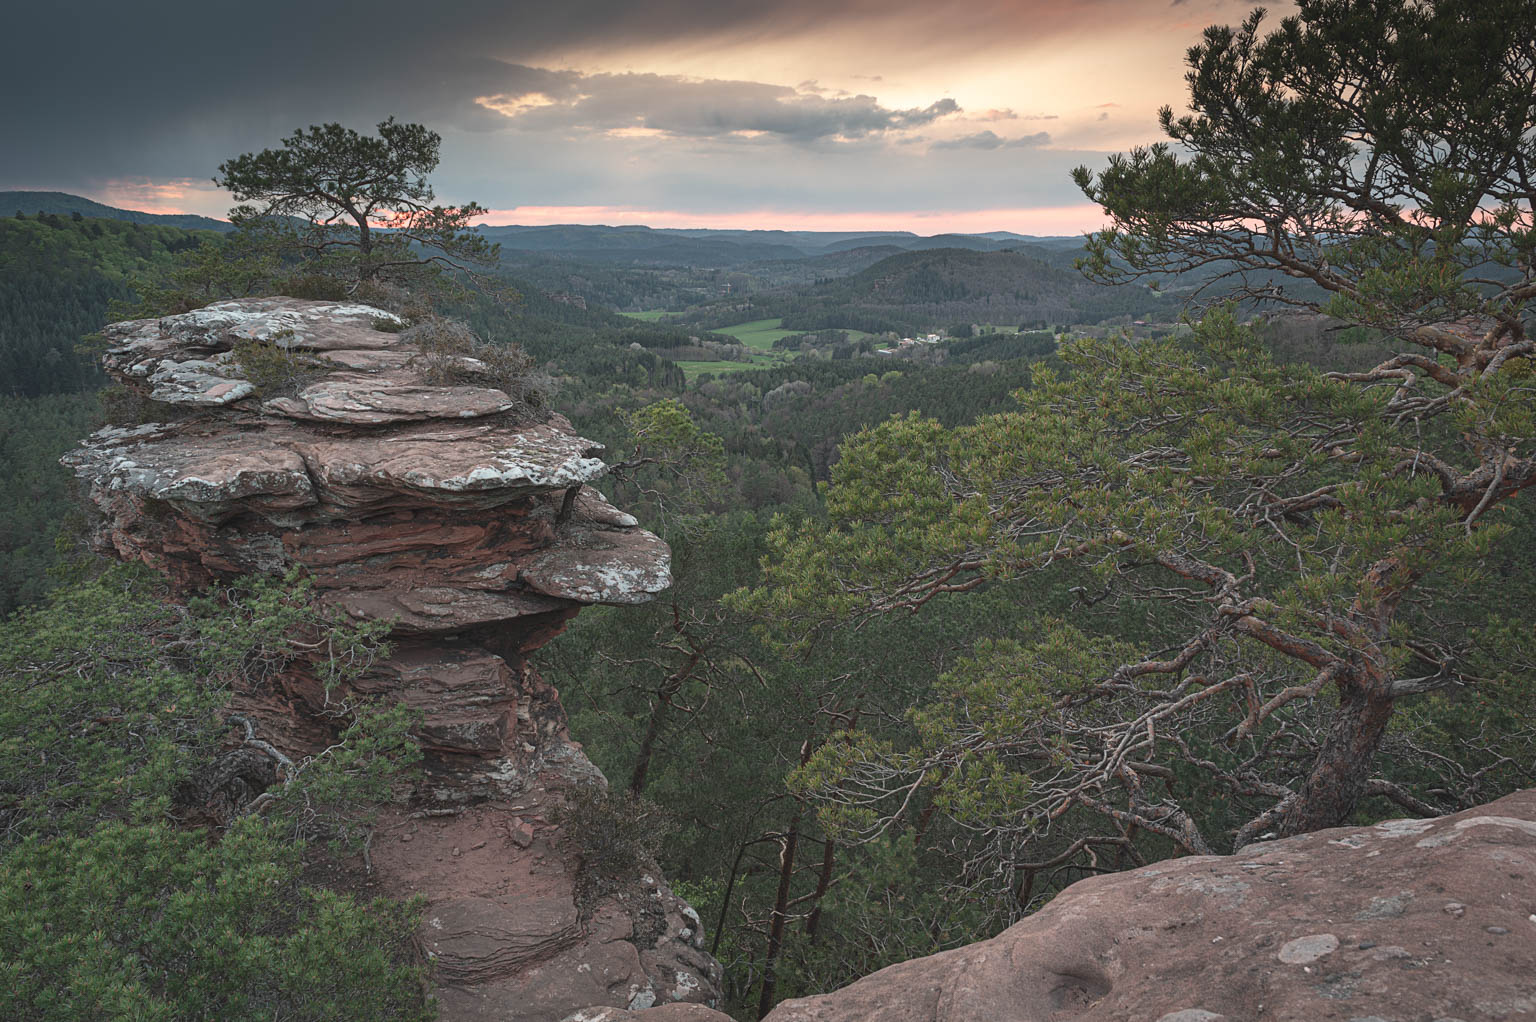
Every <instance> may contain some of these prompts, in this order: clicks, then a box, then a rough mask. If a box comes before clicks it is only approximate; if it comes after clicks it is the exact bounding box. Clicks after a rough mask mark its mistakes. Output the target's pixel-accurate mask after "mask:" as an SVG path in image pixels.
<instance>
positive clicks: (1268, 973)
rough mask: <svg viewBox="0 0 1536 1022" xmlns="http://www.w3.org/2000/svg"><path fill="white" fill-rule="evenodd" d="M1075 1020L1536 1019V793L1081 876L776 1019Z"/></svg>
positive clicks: (771, 1020)
mask: <svg viewBox="0 0 1536 1022" xmlns="http://www.w3.org/2000/svg"><path fill="white" fill-rule="evenodd" d="M594 1014H596V1013H595V1012H594ZM1079 1019H1081V1020H1083V1022H1090V1020H1092V1022H1263V1020H1266V1019H1274V1020H1276V1022H1325V1020H1337V1022H1458V1020H1459V1022H1495V1020H1498V1022H1512V1020H1515V1019H1536V790H1533V791H1524V792H1519V793H1517V794H1514V795H1510V796H1508V797H1506V798H1502V799H1499V800H1498V801H1496V802H1493V803H1491V804H1489V805H1486V806H1483V807H1481V808H1478V809H1472V810H1469V811H1467V812H1463V813H1457V814H1456V815H1453V816H1444V817H1440V818H1439V819H1432V820H1393V821H1389V822H1386V823H1380V824H1377V825H1376V826H1373V827H1358V828H1340V829H1336V830H1326V831H1320V832H1318V833H1315V834H1308V835H1304V836H1302V837H1295V838H1289V839H1286V840H1283V841H1269V842H1264V843H1260V844H1255V845H1251V846H1249V847H1247V848H1245V849H1243V851H1242V852H1241V853H1239V854H1237V855H1232V856H1201V857H1195V858H1185V859H1174V860H1170V861H1167V862H1160V863H1157V864H1156V865H1153V866H1149V867H1146V868H1143V869H1138V870H1133V871H1130V872H1126V873H1114V874H1109V875H1106V876H1099V877H1093V878H1090V879H1087V880H1082V881H1079V882H1078V883H1076V884H1073V885H1072V886H1071V887H1069V888H1067V889H1066V890H1065V891H1063V892H1062V893H1061V894H1060V895H1058V896H1057V897H1056V899H1055V900H1054V901H1052V902H1051V903H1050V904H1049V905H1047V906H1046V907H1045V908H1043V909H1042V910H1040V911H1039V912H1037V913H1035V914H1034V915H1032V916H1030V917H1028V918H1026V919H1024V920H1022V921H1021V922H1019V923H1017V924H1015V925H1014V926H1012V927H1010V928H1009V929H1007V930H1005V931H1003V932H1002V933H1001V934H999V935H998V936H997V937H994V938H993V939H991V940H987V941H982V942H980V943H978V944H972V945H970V946H968V947H963V948H959V949H957V950H954V951H949V952H945V953H944V954H939V955H934V956H933V957H930V958H921V959H917V960H914V961H910V962H904V963H902V964H900V965H895V966H892V967H891V968H888V969H883V970H881V971H880V972H877V973H875V974H873V975H871V976H867V977H865V978H864V979H862V980H859V981H858V982H856V983H854V984H852V985H851V986H848V987H845V988H843V989H842V990H839V991H836V992H834V993H831V994H826V995H824V996H820V997H807V998H803V999H799V1000H793V1001H786V1002H784V1003H783V1004H781V1005H779V1006H778V1007H777V1008H775V1009H774V1010H773V1011H772V1012H770V1013H769V1014H768V1016H767V1022H1066V1020H1079ZM605 1022H606V1020H605Z"/></svg>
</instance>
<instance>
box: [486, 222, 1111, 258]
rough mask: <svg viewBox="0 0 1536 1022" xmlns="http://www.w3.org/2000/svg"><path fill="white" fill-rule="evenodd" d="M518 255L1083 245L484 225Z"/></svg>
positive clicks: (988, 238) (770, 254)
mask: <svg viewBox="0 0 1536 1022" xmlns="http://www.w3.org/2000/svg"><path fill="white" fill-rule="evenodd" d="M480 230H481V233H483V234H484V235H485V236H486V237H487V238H489V239H490V240H492V241H495V242H499V243H500V244H501V247H502V250H503V251H504V252H505V253H507V255H508V256H509V257H510V258H513V259H517V258H520V257H518V256H517V255H516V253H519V252H542V253H545V254H547V255H551V256H559V257H561V258H564V259H572V260H579V261H590V262H608V263H612V262H619V263H627V264H631V265H639V266H719V267H727V266H732V267H734V266H742V265H745V264H747V263H763V262H773V261H787V260H794V259H810V258H816V257H820V256H825V255H830V254H833V253H837V252H847V251H852V250H854V249H867V248H888V249H895V250H901V251H923V250H929V249H941V248H949V249H954V248H960V249H971V250H973V251H977V252H997V251H1001V250H1004V249H1010V248H1015V247H1019V246H1025V245H1029V246H1041V247H1049V248H1052V249H1061V250H1063V251H1065V250H1076V249H1077V248H1079V247H1080V246H1081V243H1082V242H1081V239H1079V238H1032V237H1028V236H1026V235H1021V234H1012V233H1010V232H1007V231H994V232H992V233H991V234H988V235H977V234H940V235H935V236H933V237H923V236H921V235H917V234H912V233H909V232H905V231H894V232H888V231H736V230H730V231H717V230H704V229H690V230H678V229H671V228H663V229H657V228H651V227H640V226H627V227H603V226H593V225H585V224H559V225H554V226H548V227H518V226H512V227H482V228H480Z"/></svg>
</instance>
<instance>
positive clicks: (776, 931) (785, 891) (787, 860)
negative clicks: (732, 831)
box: [757, 811, 800, 1018]
mask: <svg viewBox="0 0 1536 1022" xmlns="http://www.w3.org/2000/svg"><path fill="white" fill-rule="evenodd" d="M799 843H800V813H799V812H798V811H797V812H796V813H795V816H794V818H793V819H792V820H790V821H789V832H788V833H786V834H785V835H784V841H783V844H781V845H780V846H779V890H778V893H777V894H775V895H774V898H773V915H772V916H771V917H770V921H769V924H768V951H767V954H766V955H765V956H764V958H765V962H764V965H763V992H762V996H761V997H759V998H758V1002H757V1017H758V1018H762V1017H763V1016H764V1015H766V1014H768V1012H769V1010H770V1009H771V1008H772V1007H773V999H774V996H775V995H776V993H777V988H778V983H779V979H778V976H777V975H776V973H775V970H776V966H777V965H778V961H779V952H780V950H782V949H783V947H784V925H785V923H786V922H787V921H788V918H789V888H790V882H791V881H792V880H793V879H794V875H795V849H796V848H797V846H798V845H799Z"/></svg>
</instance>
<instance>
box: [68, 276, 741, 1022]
mask: <svg viewBox="0 0 1536 1022" xmlns="http://www.w3.org/2000/svg"><path fill="white" fill-rule="evenodd" d="M403 327H404V324H403V323H402V322H401V321H400V320H399V319H397V318H396V317H394V316H392V315H391V314H389V313H387V312H384V311H382V310H379V309H375V308H371V307H368V306H364V305H356V304H348V303H338V302H314V301H300V300H296V299H290V298H267V299H253V300H240V301H231V302H221V303H218V304H216V305H211V306H209V307H207V308H205V309H199V310H197V311H194V312H190V313H186V314H184V315H179V316H170V317H167V318H164V319H158V320H139V321H134V322H128V323H118V324H114V325H113V326H110V327H108V328H107V329H106V330H105V331H104V333H105V334H106V336H107V337H108V339H109V341H110V342H111V347H110V350H109V351H108V353H107V355H106V357H105V359H104V364H105V365H106V367H107V370H108V372H109V373H110V374H111V375H112V376H113V377H114V378H115V379H116V380H117V381H118V382H120V383H122V384H123V385H124V386H126V387H127V388H128V389H129V390H130V391H131V392H133V393H134V394H136V395H137V396H138V397H139V398H141V399H143V402H144V409H145V412H144V417H146V418H149V419H153V420H155V421H150V422H146V423H142V424H138V425H131V426H120V427H111V428H107V429H103V430H100V431H99V432H97V433H96V434H94V435H93V436H91V437H90V438H89V439H88V440H86V441H85V442H84V444H83V445H82V447H81V448H80V449H79V450H77V451H75V452H73V453H72V454H70V455H68V456H66V458H65V459H64V460H65V464H66V465H68V466H70V467H71V468H72V469H73V470H74V471H75V473H76V474H77V475H78V476H79V477H80V478H81V479H82V480H83V481H84V482H85V483H86V484H87V486H88V489H89V493H90V498H91V500H92V501H93V502H94V503H95V505H96V506H97V508H98V509H99V510H100V512H101V516H100V520H99V524H98V526H97V528H96V532H95V535H94V541H95V542H96V544H97V545H98V546H99V547H100V548H101V549H102V550H104V551H106V552H109V553H111V554H113V555H114V556H117V557H120V558H123V559H125V560H131V561H139V562H143V563H145V564H148V565H150V566H152V567H154V568H156V569H157V570H159V571H161V572H163V573H165V574H166V575H167V576H168V577H169V578H170V579H171V580H172V581H173V582H174V583H175V584H176V585H177V586H178V587H180V588H181V589H183V590H190V589H193V588H197V587H201V586H204V585H207V584H209V583H213V582H217V581H219V580H221V579H227V578H230V577H233V576H236V575H243V574H248V573H251V572H259V573H265V574H274V575H280V574H284V573H286V572H288V571H290V570H292V569H294V568H299V569H302V570H303V572H304V574H305V575H306V576H307V577H308V578H309V579H310V580H311V581H312V583H313V585H314V587H315V591H316V592H317V593H318V594H319V596H320V598H321V599H322V600H323V601H324V602H326V603H327V604H329V605H330V606H331V607H333V608H334V609H336V610H337V611H339V612H340V613H343V614H345V615H348V616H350V617H351V618H353V619H357V620H364V621H382V622H387V623H388V625H389V629H390V638H391V640H392V642H393V644H394V650H393V653H392V655H391V657H390V658H389V659H388V660H387V661H386V662H384V663H382V664H380V665H377V666H376V667H375V668H374V669H372V670H371V671H370V672H369V673H368V674H367V675H366V676H365V677H363V678H361V679H359V680H357V681H356V682H354V683H352V688H353V689H355V690H356V692H358V693H361V694H366V695H369V696H373V697H378V698H383V699H387V700H393V701H398V702H403V703H405V704H407V705H409V706H410V707H411V708H412V709H413V710H415V711H417V713H418V714H419V718H420V721H421V723H420V725H419V727H418V729H417V731H416V736H417V738H418V740H419V741H420V742H421V744H422V746H423V749H424V750H425V753H426V757H427V758H426V763H427V770H426V779H425V781H424V782H423V783H422V785H421V787H420V790H419V791H418V792H417V795H416V798H415V800H414V802H413V804H411V805H409V806H405V807H400V808H396V809H393V810H391V811H390V813H389V814H388V815H387V816H386V817H385V819H384V820H383V821H382V822H381V825H380V827H379V830H378V832H377V837H376V839H375V842H374V844H373V849H372V853H371V859H372V864H373V868H374V873H373V874H372V880H371V882H373V883H376V884H377V885H378V886H379V887H381V888H383V889H384V890H386V891H388V892H390V893H395V894H401V895H404V894H422V895H425V896H426V898H427V918H428V926H427V928H426V932H425V934H424V943H425V945H426V947H427V949H428V952H429V955H430V956H431V957H432V959H433V961H434V973H435V977H436V980H437V983H438V997H439V1000H440V1002H441V1004H442V1006H443V1017H444V1018H445V1019H447V1020H449V1022H454V1020H480V1019H485V1020H491V1019H496V1020H508V1019H514V1018H515V1019H518V1020H520V1022H557V1020H559V1019H561V1018H563V1017H564V1016H565V1015H567V1014H569V1013H570V1012H571V1011H572V1010H574V1009H577V1008H582V1007H585V1006H589V1005H603V1004H608V1005H613V1006H616V1007H622V1008H644V1007H648V1006H650V1005H652V1004H658V1003H669V1002H693V1003H698V1002H708V1001H710V1000H712V999H713V998H714V996H715V992H716V983H717V982H718V979H719V966H718V965H717V964H716V963H715V962H714V961H713V960H712V959H711V958H709V956H708V955H706V954H705V953H704V952H702V951H701V950H700V947H702V939H703V938H702V934H701V932H700V930H699V926H698V920H697V917H696V916H695V915H694V914H693V911H692V909H690V908H688V907H687V906H686V905H685V904H683V903H682V902H681V901H680V900H679V899H677V898H676V897H675V896H673V895H672V893H671V892H670V890H669V889H668V888H667V887H666V885H665V883H664V882H663V881H661V880H660V879H659V878H657V877H652V876H637V877H635V878H634V879H633V882H632V883H629V884H627V885H620V888H619V890H617V891H614V892H610V893H607V894H605V895H604V896H603V897H602V898H601V899H598V900H596V901H595V902H594V901H592V899H590V898H588V899H584V900H583V901H584V903H582V904H578V899H577V897H576V889H577V881H576V877H575V868H574V864H573V863H572V862H571V861H570V854H569V848H570V841H569V840H568V839H569V837H570V835H566V834H563V833H562V832H561V829H560V828H559V827H558V826H557V825H556V824H555V823H554V822H552V821H553V817H552V813H551V810H552V809H553V807H554V806H555V805H556V804H557V803H558V802H559V799H560V792H561V791H562V790H563V789H566V788H568V787H570V786H571V785H572V784H575V783H579V782H583V781H588V780H592V779H594V778H598V777H600V775H599V774H598V773H597V770H596V768H594V767H593V766H592V765H591V763H590V762H588V761H587V759H586V757H585V756H584V755H583V754H582V752H581V750H580V747H579V746H577V745H576V744H574V743H573V742H571V741H570V738H569V736H568V735H567V733H566V728H565V715H564V711H563V710H562V709H561V707H560V703H559V696H558V693H557V692H556V691H555V689H554V688H553V687H552V686H550V685H548V684H547V683H546V682H544V681H543V680H542V679H541V678H540V677H539V676H538V674H537V673H536V672H535V671H534V670H533V668H532V666H531V665H530V664H529V662H528V656H529V654H531V653H532V652H533V651H534V650H536V649H537V648H538V647H540V646H542V645H543V644H544V643H546V642H548V641H549V639H551V638H552V637H554V636H555V635H557V634H558V633H559V632H560V630H561V629H562V628H564V626H565V624H566V623H567V622H568V621H569V619H570V618H571V617H572V616H573V615H574V614H575V613H576V612H577V611H578V610H579V609H580V608H581V607H582V606H583V605H587V604H594V603H608V604H633V603H641V602H644V601H647V600H650V599H652V598H653V597H654V595H655V594H656V593H658V592H660V591H661V590H663V589H665V588H666V587H667V586H668V585H669V584H670V581H671V577H670V572H669V559H670V553H669V551H668V549H667V547H666V544H665V543H663V542H662V541H661V540H659V539H657V538H656V537H655V536H653V535H651V534H650V533H648V532H646V531H644V530H643V529H640V528H639V526H638V523H637V522H636V521H635V519H634V518H633V517H631V516H630V515H627V514H625V513H624V512H622V511H620V510H618V509H616V508H614V507H612V506H611V505H609V504H608V503H607V501H606V500H605V499H604V498H603V496H602V494H601V493H600V492H599V491H597V490H596V489H594V488H593V486H592V484H593V483H594V482H595V481H596V480H597V479H599V478H600V477H601V476H602V475H603V474H604V473H605V472H606V471H607V467H606V465H605V464H604V463H603V461H602V460H601V458H600V457H599V456H598V455H599V453H600V450H601V448H600V447H599V445H597V444H594V443H592V442H591V441H588V440H586V439H583V438H582V437H580V436H577V435H576V434H575V432H574V431H573V430H572V429H571V427H570V424H569V423H568V422H566V421H565V420H564V419H562V418H560V417H559V416H548V417H547V419H545V420H544V421H529V416H528V415H527V414H521V415H520V414H518V413H519V411H520V410H519V409H518V407H517V402H516V401H514V399H513V398H512V397H511V396H510V395H509V394H508V393H507V391H506V390H505V389H502V387H500V386H498V382H499V381H498V380H497V379H496V378H495V376H494V373H493V371H492V370H491V369H490V367H488V366H486V365H485V364H484V363H482V362H480V361H479V360H477V359H475V358H473V357H472V356H471V355H469V354H465V353H458V354H454V353H444V352H442V351H434V352H423V351H421V350H420V349H419V348H418V347H417V346H416V344H415V343H414V341H413V334H412V333H411V332H410V331H402V328H403ZM444 381H447V382H444ZM347 694H348V693H336V692H330V693H327V692H326V691H325V690H324V688H323V686H321V685H320V684H319V682H318V681H317V680H316V679H315V678H314V677H313V676H311V675H308V674H306V673H305V671H303V670H291V671H289V672H287V673H285V674H284V675H283V676H281V677H279V678H276V679H272V680H269V681H267V682H265V683H263V684H262V685H253V686H252V687H250V688H249V689H247V690H244V691H241V692H239V693H237V694H236V696H235V702H236V709H237V710H238V711H240V713H241V714H242V715H243V716H244V717H245V718H246V719H247V720H250V721H252V722H253V726H254V727H255V730H256V732H257V737H259V739H260V740H262V741H265V742H270V743H271V744H272V745H273V746H275V747H276V748H277V749H279V750H281V751H282V752H283V753H284V754H286V755H287V756H289V757H290V758H293V759H297V758H299V757H300V756H302V755H306V754H309V753H313V752H315V751H317V750H319V749H323V748H324V747H325V746H326V745H327V744H328V743H329V742H330V741H331V740H332V739H333V738H334V736H335V733H336V728H337V726H338V725H337V722H336V715H335V714H334V712H332V710H333V707H334V705H335V702H336V701H337V700H338V699H340V698H344V697H345V696H346V695H347Z"/></svg>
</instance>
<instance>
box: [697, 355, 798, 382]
mask: <svg viewBox="0 0 1536 1022" xmlns="http://www.w3.org/2000/svg"><path fill="white" fill-rule="evenodd" d="M777 361H778V360H777V359H773V358H769V357H767V356H759V357H758V358H756V359H753V360H752V361H751V362H678V363H677V365H678V367H679V368H680V369H682V371H683V375H684V376H685V377H687V378H688V379H689V380H694V379H697V378H698V376H699V375H700V374H701V373H714V374H715V375H717V376H719V375H721V374H724V373H739V372H741V371H742V370H743V369H766V368H767V367H768V366H771V365H773V364H774V363H775V362H777Z"/></svg>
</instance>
